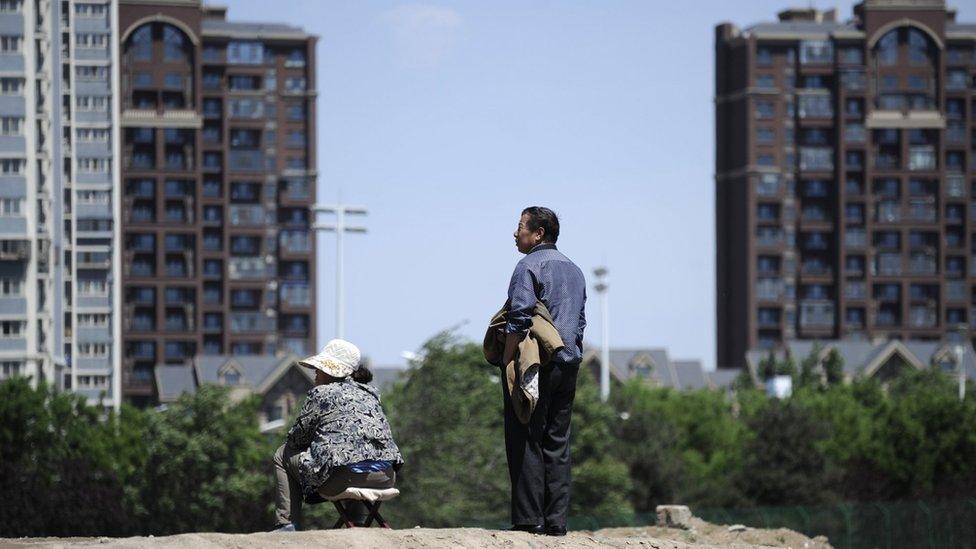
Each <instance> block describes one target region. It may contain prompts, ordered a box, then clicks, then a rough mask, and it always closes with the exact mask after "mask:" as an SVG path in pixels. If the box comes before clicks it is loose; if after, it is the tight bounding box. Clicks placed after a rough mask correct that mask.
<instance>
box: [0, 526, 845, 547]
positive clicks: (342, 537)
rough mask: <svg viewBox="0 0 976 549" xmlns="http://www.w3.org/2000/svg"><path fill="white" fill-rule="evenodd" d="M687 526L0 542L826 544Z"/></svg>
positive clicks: (14, 542)
mask: <svg viewBox="0 0 976 549" xmlns="http://www.w3.org/2000/svg"><path fill="white" fill-rule="evenodd" d="M691 526H692V527H691V529H689V530H679V529H675V528H659V527H646V528H608V529H605V530H599V531H596V532H587V531H578V532H570V533H569V535H567V536H566V537H565V538H553V537H547V536H533V535H531V534H526V533H523V532H506V531H497V530H483V529H481V528H444V529H435V528H412V529H405V530H382V529H379V528H370V529H366V528H357V529H354V530H313V531H310V532H295V533H288V534H269V533H262V534H215V533H204V534H180V535H178V536H161V537H151V536H150V537H135V538H21V539H0V547H2V548H7V547H65V548H67V547H100V548H101V547H105V548H110V547H112V548H126V549H145V548H149V547H181V548H185V549H211V548H215V549H216V548H233V549H237V548H243V547H327V548H339V549H372V548H387V547H408V548H425V549H442V548H443V549H447V548H456V547H499V548H501V547H504V548H506V549H518V548H523V547H525V548H542V547H584V548H589V547H647V548H656V549H686V548H687V549H692V548H694V549H704V548H710V547H733V548H741V549H745V548H751V547H791V548H793V549H828V548H830V545H829V544H828V543H827V540H826V539H824V538H822V537H818V538H815V539H812V540H811V539H809V538H807V537H805V536H803V535H802V534H798V533H796V532H794V531H792V530H786V529H780V530H758V529H753V528H746V529H744V530H739V531H730V530H729V527H727V526H720V525H715V524H709V523H707V522H705V521H702V520H698V519H692V523H691Z"/></svg>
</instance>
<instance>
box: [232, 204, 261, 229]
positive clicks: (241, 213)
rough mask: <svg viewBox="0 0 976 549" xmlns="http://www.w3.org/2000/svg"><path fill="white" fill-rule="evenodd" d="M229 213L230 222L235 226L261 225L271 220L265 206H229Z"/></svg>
mask: <svg viewBox="0 0 976 549" xmlns="http://www.w3.org/2000/svg"><path fill="white" fill-rule="evenodd" d="M227 214H228V218H229V219H230V224H231V225H233V226H235V227H259V226H264V225H266V224H268V223H269V222H270V221H271V220H269V217H270V216H269V215H268V214H267V213H266V211H265V209H264V207H262V206H258V205H252V204H247V205H241V204H236V205H232V206H229V207H228V208H227Z"/></svg>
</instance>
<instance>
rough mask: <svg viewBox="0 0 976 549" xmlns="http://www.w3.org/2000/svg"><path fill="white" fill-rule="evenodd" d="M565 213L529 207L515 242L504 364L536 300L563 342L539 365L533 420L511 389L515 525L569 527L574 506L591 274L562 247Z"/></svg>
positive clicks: (508, 436)
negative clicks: (520, 411)
mask: <svg viewBox="0 0 976 549" xmlns="http://www.w3.org/2000/svg"><path fill="white" fill-rule="evenodd" d="M558 238H559V218H557V217H556V214H555V212H553V211H552V210H550V209H549V208H543V207H539V206H532V207H529V208H526V209H525V210H523V211H522V217H521V219H519V224H518V229H516V231H515V245H516V247H517V248H518V250H519V251H520V252H522V253H523V254H526V255H525V257H523V258H522V259H521V260H520V261H519V262H518V264H517V265H516V266H515V272H514V273H513V274H512V281H511V284H510V285H509V288H508V302H507V304H506V308H507V313H508V314H507V319H508V322H507V324H506V325H505V334H506V336H505V352H504V355H503V360H504V364H508V363H509V362H510V361H511V360H512V359H513V358H514V356H515V353H516V351H517V349H518V345H519V343H520V342H521V341H522V339H523V338H524V337H525V336H526V334H527V332H528V330H529V328H530V327H531V326H532V315H533V311H534V309H535V305H536V301H541V302H542V303H543V304H544V305H545V306H546V308H547V309H549V313H550V314H551V315H552V320H553V324H554V325H555V327H556V330H557V331H558V332H559V336H560V337H561V338H562V340H563V344H564V347H563V348H562V349H561V350H560V351H559V352H557V353H556V354H555V355H554V356H553V357H552V359H551V360H550V361H549V363H547V364H545V365H544V366H543V367H542V368H541V369H540V372H539V399H538V402H537V403H536V407H535V410H534V411H533V413H532V417H531V418H530V419H529V422H528V424H527V425H525V424H522V423H521V422H520V421H519V420H518V418H517V417H516V415H515V412H514V410H513V408H512V402H511V399H510V398H509V396H510V395H509V394H508V387H507V386H506V384H505V383H502V387H503V388H504V392H505V450H506V453H507V456H508V470H509V476H510V477H511V481H512V524H513V530H522V531H526V532H532V533H535V534H548V535H551V536H562V535H565V534H566V515H567V512H568V510H569V488H570V456H569V434H570V421H571V419H572V413H573V399H574V398H575V396H576V375H577V373H578V372H579V365H580V361H581V360H582V358H583V328H584V327H585V326H586V317H585V311H584V306H585V304H586V281H585V279H584V277H583V271H581V270H580V268H579V267H577V266H576V265H575V264H574V263H573V262H572V261H570V260H569V259H568V258H567V257H566V256H565V255H563V254H562V253H560V252H559V250H557V249H556V240H557V239H558Z"/></svg>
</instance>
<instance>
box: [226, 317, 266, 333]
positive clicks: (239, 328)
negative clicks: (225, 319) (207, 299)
mask: <svg viewBox="0 0 976 549" xmlns="http://www.w3.org/2000/svg"><path fill="white" fill-rule="evenodd" d="M276 328H277V327H276V326H275V319H274V318H273V317H268V316H267V315H265V314H264V313H257V312H234V313H231V314H230V332H231V333H233V334H240V333H274V332H276V331H277V329H276Z"/></svg>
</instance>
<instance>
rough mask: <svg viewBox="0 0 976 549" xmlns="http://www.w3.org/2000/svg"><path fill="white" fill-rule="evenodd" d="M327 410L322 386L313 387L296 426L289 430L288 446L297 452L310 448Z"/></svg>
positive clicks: (296, 420) (299, 414) (299, 413)
mask: <svg viewBox="0 0 976 549" xmlns="http://www.w3.org/2000/svg"><path fill="white" fill-rule="evenodd" d="M325 409H326V403H325V391H323V390H321V386H319V387H313V388H312V390H311V391H309V392H308V396H307V397H306V398H305V405H304V406H302V411H300V412H298V418H296V419H295V424H294V425H292V427H291V429H289V430H288V445H289V446H291V447H292V448H294V449H296V450H304V449H305V448H308V445H309V444H311V443H312V437H313V436H314V435H315V428H316V427H318V424H319V418H320V417H321V416H322V414H323V413H324V412H325Z"/></svg>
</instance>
